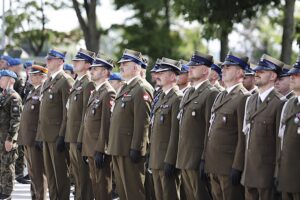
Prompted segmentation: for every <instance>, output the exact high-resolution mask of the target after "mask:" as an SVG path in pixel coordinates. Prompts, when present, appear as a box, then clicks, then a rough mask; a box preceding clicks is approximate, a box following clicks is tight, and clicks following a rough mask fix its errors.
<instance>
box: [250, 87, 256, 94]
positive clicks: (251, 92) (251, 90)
mask: <svg viewBox="0 0 300 200" xmlns="http://www.w3.org/2000/svg"><path fill="white" fill-rule="evenodd" d="M256 89H257V86H256V85H255V86H254V88H253V89H252V90H250V91H249V92H250V94H252V92H253V91H255V90H256Z"/></svg>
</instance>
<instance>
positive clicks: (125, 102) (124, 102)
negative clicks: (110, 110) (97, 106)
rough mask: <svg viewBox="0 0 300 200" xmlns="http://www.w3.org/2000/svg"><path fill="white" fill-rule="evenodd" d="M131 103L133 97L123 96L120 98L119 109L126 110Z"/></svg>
mask: <svg viewBox="0 0 300 200" xmlns="http://www.w3.org/2000/svg"><path fill="white" fill-rule="evenodd" d="M132 101H133V97H132V96H128V95H127V96H123V97H122V98H121V107H122V108H123V109H124V108H126V107H127V106H128V105H130V104H132Z"/></svg>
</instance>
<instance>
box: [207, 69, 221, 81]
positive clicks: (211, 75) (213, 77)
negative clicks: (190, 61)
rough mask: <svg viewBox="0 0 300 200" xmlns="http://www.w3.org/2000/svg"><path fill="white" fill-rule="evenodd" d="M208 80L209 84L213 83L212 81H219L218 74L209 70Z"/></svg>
mask: <svg viewBox="0 0 300 200" xmlns="http://www.w3.org/2000/svg"><path fill="white" fill-rule="evenodd" d="M208 80H209V81H210V82H214V81H217V80H219V74H218V73H217V72H216V71H215V70H211V71H210V73H209V77H208Z"/></svg>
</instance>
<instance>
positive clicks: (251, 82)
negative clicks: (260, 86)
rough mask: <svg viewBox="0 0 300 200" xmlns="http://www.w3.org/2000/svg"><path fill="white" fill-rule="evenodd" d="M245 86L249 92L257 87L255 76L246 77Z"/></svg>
mask: <svg viewBox="0 0 300 200" xmlns="http://www.w3.org/2000/svg"><path fill="white" fill-rule="evenodd" d="M243 85H244V87H245V88H246V89H247V90H251V89H253V87H254V86H255V80H254V76H253V75H247V76H244V80H243Z"/></svg>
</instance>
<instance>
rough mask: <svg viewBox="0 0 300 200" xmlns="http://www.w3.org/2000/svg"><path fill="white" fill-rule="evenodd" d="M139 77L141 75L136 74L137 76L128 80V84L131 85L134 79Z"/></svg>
mask: <svg viewBox="0 0 300 200" xmlns="http://www.w3.org/2000/svg"><path fill="white" fill-rule="evenodd" d="M138 77H139V75H137V76H135V77H133V78H131V79H129V80H128V81H127V85H129V84H130V83H131V82H132V81H134V79H136V78H138Z"/></svg>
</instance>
